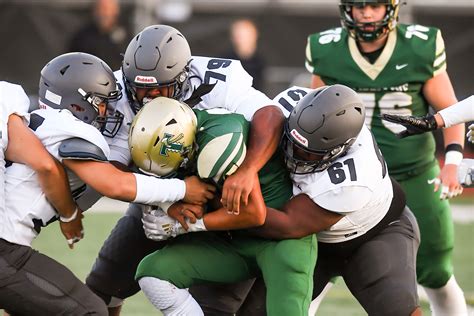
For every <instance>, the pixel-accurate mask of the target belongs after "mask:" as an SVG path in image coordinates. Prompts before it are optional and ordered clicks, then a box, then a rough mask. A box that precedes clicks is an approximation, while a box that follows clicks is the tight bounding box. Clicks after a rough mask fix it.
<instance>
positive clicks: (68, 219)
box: [59, 206, 79, 223]
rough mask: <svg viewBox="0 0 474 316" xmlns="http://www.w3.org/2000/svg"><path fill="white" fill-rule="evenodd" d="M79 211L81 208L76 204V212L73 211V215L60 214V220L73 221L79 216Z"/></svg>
mask: <svg viewBox="0 0 474 316" xmlns="http://www.w3.org/2000/svg"><path fill="white" fill-rule="evenodd" d="M78 213H79V209H78V208H77V206H76V210H75V211H74V213H72V215H71V216H70V217H63V216H61V215H59V220H60V221H61V222H63V223H70V222H72V221H73V220H75V219H76V218H77V214H78Z"/></svg>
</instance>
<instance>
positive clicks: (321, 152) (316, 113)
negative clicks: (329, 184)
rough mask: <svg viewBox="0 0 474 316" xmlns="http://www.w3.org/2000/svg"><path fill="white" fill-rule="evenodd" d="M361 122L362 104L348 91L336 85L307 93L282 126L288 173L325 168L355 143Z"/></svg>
mask: <svg viewBox="0 0 474 316" xmlns="http://www.w3.org/2000/svg"><path fill="white" fill-rule="evenodd" d="M364 118H365V108H364V104H363V103H362V100H361V99H360V97H359V96H358V95H357V93H356V92H355V91H354V90H352V89H351V88H348V87H346V86H343V85H338V84H337V85H333V86H325V87H321V88H319V89H316V90H314V91H312V92H311V93H308V94H307V95H306V96H305V97H304V98H302V99H301V100H300V101H299V102H298V104H297V105H296V107H295V108H294V109H293V111H292V112H291V113H290V116H289V117H288V118H287V120H286V122H285V128H284V132H283V137H282V141H281V146H282V149H283V151H284V153H285V163H286V166H287V168H288V170H289V171H290V172H291V173H294V174H307V173H313V172H319V171H322V170H325V169H326V168H328V167H329V165H330V164H331V163H332V162H333V161H334V160H336V159H337V158H338V157H340V156H342V155H344V154H345V153H346V152H347V150H348V149H349V148H350V146H351V145H352V144H353V143H354V141H355V140H356V138H357V136H358V135H359V133H360V131H361V129H362V126H363V125H364ZM298 153H299V155H298ZM301 153H302V154H303V156H310V157H313V158H314V159H311V160H308V159H307V158H306V157H301V156H302V154H301Z"/></svg>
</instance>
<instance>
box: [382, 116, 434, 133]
mask: <svg viewBox="0 0 474 316" xmlns="http://www.w3.org/2000/svg"><path fill="white" fill-rule="evenodd" d="M380 118H382V120H385V121H389V122H392V123H396V124H401V125H403V126H405V127H406V130H404V131H403V132H400V133H398V134H397V137H398V138H404V137H407V136H412V135H417V134H422V133H426V132H429V131H433V130H435V129H437V128H438V124H437V123H436V120H435V118H434V116H433V115H431V114H427V115H425V116H410V115H409V116H401V115H394V114H381V115H380Z"/></svg>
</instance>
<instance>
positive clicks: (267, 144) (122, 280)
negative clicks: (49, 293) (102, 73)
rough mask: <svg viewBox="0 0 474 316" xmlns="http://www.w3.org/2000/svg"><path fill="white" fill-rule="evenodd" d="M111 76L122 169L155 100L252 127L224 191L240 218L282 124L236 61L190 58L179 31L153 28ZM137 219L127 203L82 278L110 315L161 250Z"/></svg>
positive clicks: (114, 155)
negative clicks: (132, 135)
mask: <svg viewBox="0 0 474 316" xmlns="http://www.w3.org/2000/svg"><path fill="white" fill-rule="evenodd" d="M115 77H116V78H117V81H118V82H119V84H120V85H121V86H122V87H124V89H125V91H126V93H125V94H124V97H123V98H122V99H121V100H119V101H118V104H117V108H118V110H119V111H121V112H122V113H123V114H124V123H123V124H122V126H121V128H120V129H119V130H118V132H117V133H116V135H115V136H114V137H113V138H108V143H109V145H110V149H111V157H110V160H112V161H116V162H118V163H120V164H121V165H124V166H128V165H129V164H130V163H131V157H130V152H129V149H128V132H129V129H130V125H131V122H132V119H133V117H134V116H135V114H136V112H137V111H138V110H139V109H140V108H141V107H142V106H143V104H145V103H147V102H149V101H150V100H152V99H153V98H155V97H157V96H165V97H171V98H173V99H176V100H180V101H184V102H185V103H186V104H188V105H189V106H191V107H194V108H196V109H213V108H225V109H227V110H228V111H230V112H235V113H239V114H242V115H243V116H244V117H245V118H246V120H248V121H250V122H251V124H250V136H249V142H248V147H247V155H246V157H245V159H244V161H243V162H242V164H241V166H240V168H239V169H238V170H237V172H235V173H234V174H232V175H231V176H229V177H228V178H227V179H226V181H225V182H224V185H223V189H222V201H223V204H224V206H225V207H227V208H228V209H229V210H230V211H231V212H234V213H239V210H240V202H241V201H242V203H243V205H245V204H247V202H248V196H249V194H250V192H251V191H252V189H253V188H254V186H256V184H255V183H254V181H255V180H254V179H256V178H257V177H256V174H257V172H258V170H260V169H261V168H262V166H263V165H265V163H266V162H267V160H268V159H270V157H271V156H272V155H273V152H274V150H275V149H276V147H277V145H278V141H279V139H278V135H280V134H281V128H282V123H283V115H282V113H281V111H280V109H279V108H278V107H276V106H272V104H273V103H272V100H271V99H269V98H268V97H267V96H265V95H264V94H263V93H261V92H259V91H257V90H255V89H254V88H253V87H252V77H251V76H249V75H248V73H247V72H245V70H244V69H243V68H242V65H241V64H240V62H239V61H235V60H229V59H221V58H212V57H197V56H191V50H190V47H189V44H188V42H187V41H186V38H185V37H184V36H183V34H181V33H180V32H179V31H178V30H176V29H175V28H173V27H170V26H167V25H152V26H149V27H146V28H145V29H144V30H142V31H141V32H140V33H139V34H137V35H136V36H135V37H133V39H132V40H131V41H130V43H129V45H128V47H127V50H126V51H125V54H124V59H123V63H122V68H121V69H120V70H118V71H116V72H115ZM275 122H276V123H277V124H275ZM141 217H142V212H141V208H140V206H137V205H134V204H132V205H131V206H130V207H129V209H128V210H127V213H126V214H125V216H123V217H122V218H121V219H120V220H119V222H118V223H117V225H116V227H115V228H114V230H113V231H112V233H111V234H110V236H109V237H108V238H107V240H106V241H105V243H104V245H103V247H102V248H101V250H100V253H99V255H98V257H97V260H96V262H95V264H94V266H93V268H92V271H91V272H90V274H89V275H88V277H87V279H86V284H87V285H88V286H89V287H90V288H91V289H92V290H93V291H94V292H95V293H97V294H98V295H99V296H101V297H102V298H103V299H104V301H105V302H106V303H107V304H108V306H109V311H110V314H111V315H119V313H120V307H121V304H122V302H123V299H125V298H127V297H129V296H131V295H133V294H135V293H136V292H138V291H139V290H140V288H139V286H138V283H137V282H136V281H135V279H134V276H135V271H136V267H137V265H138V263H139V262H140V260H141V259H142V258H143V257H145V256H146V255H147V254H149V253H151V252H153V251H155V250H156V249H159V248H161V247H163V246H164V245H165V244H166V242H155V241H151V240H149V239H147V238H146V236H145V235H144V233H143V228H142V223H141ZM241 292H242V293H245V294H246V293H247V292H248V287H247V286H243V290H242V291H241ZM221 293H222V291H221ZM242 295H244V294H236V293H233V294H232V297H228V298H227V299H223V300H222V302H217V303H216V304H217V305H218V306H215V310H216V313H217V314H218V315H225V314H226V313H228V314H230V315H232V314H234V313H236V312H237V309H238V308H239V306H240V304H241V303H242V299H241V298H240V297H241V296H242ZM204 296H206V297H207V300H208V301H212V300H213V297H212V296H207V295H204ZM244 296H245V295H244ZM206 305H213V303H211V302H208V303H206Z"/></svg>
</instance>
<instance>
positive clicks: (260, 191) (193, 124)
mask: <svg viewBox="0 0 474 316" xmlns="http://www.w3.org/2000/svg"><path fill="white" fill-rule="evenodd" d="M222 112H223V111H222V110H220V111H215V110H214V111H213V110H207V111H204V110H194V112H193V111H192V110H191V109H190V108H189V107H188V106H187V105H185V104H182V103H179V102H178V101H174V100H171V99H168V98H162V97H160V98H157V99H154V100H153V101H151V102H150V103H148V104H146V105H145V106H144V107H143V108H142V109H141V110H140V112H139V113H138V114H137V116H136V117H135V120H134V122H133V124H132V128H131V134H130V149H131V154H132V157H133V158H134V162H135V164H136V165H137V166H138V167H139V168H140V170H142V171H144V172H146V173H154V174H158V175H160V176H166V177H169V176H171V175H173V174H174V173H175V172H176V170H177V169H178V167H180V166H182V165H183V163H185V165H186V168H184V170H183V168H181V169H178V171H180V170H181V171H182V172H186V171H187V172H193V170H196V171H195V172H196V173H197V174H198V175H199V177H200V178H201V179H203V180H205V181H209V182H212V183H215V184H216V186H217V187H222V183H223V182H224V179H225V178H226V177H228V176H229V175H231V174H233V173H234V172H236V170H238V167H239V166H240V165H241V164H242V161H243V159H244V157H245V154H246V145H245V143H246V140H247V135H248V129H249V123H248V122H247V121H246V120H245V118H244V117H243V116H242V115H238V114H232V113H231V114H224V113H222ZM218 113H219V114H218ZM220 113H222V114H220ZM194 139H195V145H194ZM193 146H194V147H195V148H196V152H195V153H194V151H193V150H192V148H193ZM281 158H282V156H281V154H280V152H276V153H275V154H274V156H273V157H272V158H271V159H270V160H269V161H268V162H267V164H266V165H265V166H264V167H263V168H262V170H261V171H260V172H259V175H258V178H257V179H255V183H256V184H257V185H258V184H260V185H259V186H257V187H255V188H254V190H252V192H251V193H250V198H249V203H248V205H246V206H245V205H243V206H242V207H241V209H240V213H239V214H238V215H234V214H232V213H230V212H228V210H227V208H225V207H223V206H222V205H218V206H216V207H215V210H214V211H211V212H206V213H205V214H204V215H203V216H202V217H200V216H198V217H197V218H193V217H194V216H193V215H192V214H187V213H186V212H189V210H188V206H186V205H182V203H179V204H180V205H179V206H176V203H175V204H173V205H171V206H169V205H164V206H163V209H164V210H165V211H166V212H167V213H168V214H169V215H170V216H171V217H169V216H168V215H167V214H166V213H165V212H164V211H163V210H161V209H159V210H153V211H151V212H149V213H145V215H144V218H143V223H144V229H145V233H146V235H147V237H148V238H151V239H156V240H162V239H167V238H169V237H176V236H178V235H182V234H184V233H186V232H203V231H205V233H198V234H192V235H189V236H179V237H178V238H175V239H173V240H172V241H171V242H170V243H169V244H168V245H167V246H166V247H164V248H163V249H160V250H159V251H156V252H154V253H152V254H150V255H148V256H147V257H145V258H144V259H143V260H142V261H141V262H140V264H139V266H138V269H137V276H136V277H137V279H138V280H139V284H140V287H141V289H142V290H143V291H144V293H145V294H146V296H147V297H148V298H149V300H150V301H151V302H152V303H153V305H154V306H155V307H156V308H158V309H159V310H161V311H162V312H163V313H164V314H165V315H202V311H201V309H200V307H199V305H198V304H197V303H196V301H194V299H193V297H192V296H191V295H190V293H189V292H188V291H187V290H186V288H188V287H190V286H191V285H194V284H201V283H204V282H213V283H231V282H236V281H243V280H247V279H250V278H254V277H256V276H259V275H260V274H262V275H263V278H264V279H265V284H266V285H267V288H268V291H267V303H266V306H267V311H268V313H269V314H270V315H306V314H307V310H308V307H309V302H310V301H311V299H310V298H311V288H312V287H311V282H308V281H309V280H311V277H312V271H313V268H314V265H315V262H316V240H315V236H314V235H310V236H308V237H304V238H301V239H288V240H282V241H279V242H277V241H273V240H264V239H261V238H255V237H251V236H250V235H249V234H247V233H246V232H245V231H242V230H239V231H234V232H233V233H232V234H231V235H230V238H229V235H228V234H227V233H224V232H222V233H215V231H225V230H236V229H243V228H249V227H256V226H261V225H262V224H263V222H264V221H265V213H266V208H265V204H266V205H269V206H271V207H274V208H280V207H281V206H282V205H283V203H285V202H286V201H287V200H288V199H289V198H290V197H291V188H292V185H291V180H290V179H289V177H288V173H287V172H286V170H285V168H284V166H283V160H282V159H281ZM262 195H263V197H262ZM185 217H191V218H192V221H189V220H188V219H186V218H185ZM199 217H200V218H199ZM193 221H195V222H193ZM180 223H182V224H183V226H184V227H185V228H183V226H181V224H180ZM209 231H214V232H212V233H211V232H209Z"/></svg>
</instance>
